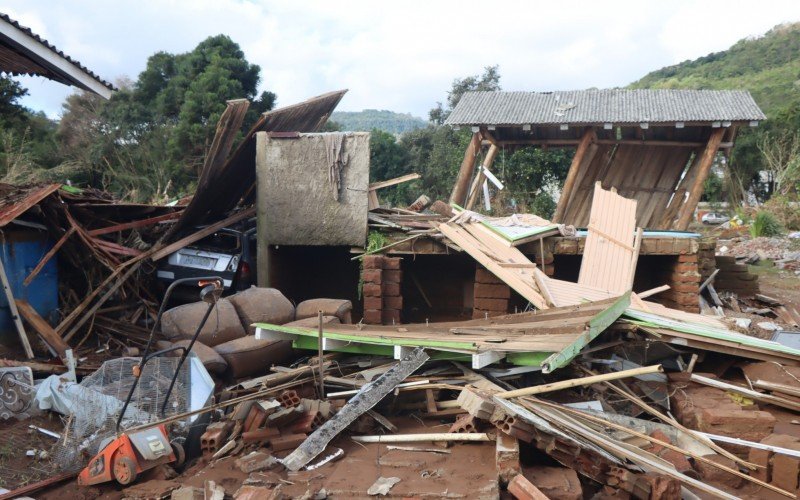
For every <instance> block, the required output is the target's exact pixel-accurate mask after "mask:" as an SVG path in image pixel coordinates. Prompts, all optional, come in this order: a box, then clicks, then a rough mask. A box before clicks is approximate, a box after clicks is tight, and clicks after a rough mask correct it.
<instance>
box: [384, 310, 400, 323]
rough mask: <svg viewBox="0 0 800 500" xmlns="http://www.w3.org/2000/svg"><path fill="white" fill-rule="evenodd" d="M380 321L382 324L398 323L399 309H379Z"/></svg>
mask: <svg viewBox="0 0 800 500" xmlns="http://www.w3.org/2000/svg"><path fill="white" fill-rule="evenodd" d="M381 323H383V324H384V325H398V324H400V311H398V310H397V309H384V310H383V311H381Z"/></svg>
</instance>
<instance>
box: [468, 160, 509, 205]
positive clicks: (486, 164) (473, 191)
mask: <svg viewBox="0 0 800 500" xmlns="http://www.w3.org/2000/svg"><path fill="white" fill-rule="evenodd" d="M499 150H500V149H499V148H498V147H497V146H495V145H494V144H492V145H491V146H489V150H488V151H487V152H486V158H484V160H483V165H482V166H481V171H480V173H478V175H476V176H475V179H474V180H473V181H472V186H470V188H469V197H468V198H467V204H466V205H465V207H464V208H466V209H467V210H472V207H473V206H475V202H476V201H477V200H478V193H480V189H479V187H480V185H481V184H483V181H485V180H486V174H484V173H483V169H490V168H492V165H493V164H494V159H495V157H496V156H497V152H498V151H499Z"/></svg>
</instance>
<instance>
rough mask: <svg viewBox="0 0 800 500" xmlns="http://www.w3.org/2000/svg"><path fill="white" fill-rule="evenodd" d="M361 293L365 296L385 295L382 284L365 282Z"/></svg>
mask: <svg viewBox="0 0 800 500" xmlns="http://www.w3.org/2000/svg"><path fill="white" fill-rule="evenodd" d="M361 293H362V294H363V295H364V297H380V296H381V295H383V288H382V287H381V285H376V284H374V283H364V287H363V288H362V289H361Z"/></svg>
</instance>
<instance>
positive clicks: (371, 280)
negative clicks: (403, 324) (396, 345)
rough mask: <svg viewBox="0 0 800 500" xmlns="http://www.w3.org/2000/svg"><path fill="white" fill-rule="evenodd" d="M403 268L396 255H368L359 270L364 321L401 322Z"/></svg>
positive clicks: (387, 323) (377, 323) (391, 323)
mask: <svg viewBox="0 0 800 500" xmlns="http://www.w3.org/2000/svg"><path fill="white" fill-rule="evenodd" d="M402 277H403V271H401V270H400V258H399V257H386V256H383V255H367V256H365V257H364V259H363V268H362V271H361V279H362V282H363V285H362V291H361V293H362V296H363V298H364V319H363V322H364V323H365V324H370V325H380V324H384V325H394V324H398V323H400V311H402V310H403V296H402V295H401V293H400V284H401V283H402Z"/></svg>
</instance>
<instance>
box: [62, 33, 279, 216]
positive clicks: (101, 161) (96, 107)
mask: <svg viewBox="0 0 800 500" xmlns="http://www.w3.org/2000/svg"><path fill="white" fill-rule="evenodd" d="M259 72H260V68H259V67H258V66H257V65H254V64H250V63H249V62H247V60H246V59H245V57H244V53H243V52H242V50H241V49H240V48H239V46H238V45H237V44H236V43H235V42H233V41H232V40H231V39H230V38H229V37H227V36H224V35H218V36H213V37H209V38H207V39H205V40H203V41H202V42H200V44H198V45H197V47H196V48H195V49H194V50H192V51H191V52H187V53H184V54H170V53H167V52H158V53H156V54H154V55H153V56H151V57H150V58H149V59H148V61H147V66H146V68H145V70H144V71H143V72H142V73H141V74H140V75H139V78H138V79H137V81H136V82H122V83H121V84H119V87H120V90H119V91H118V92H116V93H115V94H114V96H113V97H112V98H111V99H110V100H109V101H103V100H102V99H99V98H98V97H96V96H93V95H91V94H86V93H79V94H74V95H72V96H70V97H69V98H68V99H67V101H66V102H65V104H64V113H63V118H62V120H61V124H60V127H59V130H58V137H59V140H60V142H61V145H62V147H61V153H62V154H63V155H64V156H65V157H66V158H67V159H68V160H69V161H71V162H75V163H78V164H81V165H83V166H84V170H83V176H82V178H81V179H80V181H82V182H86V183H88V184H91V185H93V186H97V187H101V188H104V189H107V190H109V191H111V192H113V193H114V194H116V195H118V196H120V197H122V198H124V199H127V200H131V201H159V202H163V201H167V200H169V199H173V198H176V197H180V196H183V195H185V194H188V193H189V192H191V190H192V189H193V186H194V183H195V182H196V178H197V175H198V174H199V170H200V168H201V167H202V164H203V159H204V157H205V155H206V152H207V151H208V148H209V146H210V145H211V141H212V139H213V137H214V133H215V130H216V124H217V122H218V120H219V117H220V116H221V114H222V112H223V111H224V110H225V106H226V105H225V101H227V100H230V99H238V98H246V99H249V100H250V101H251V103H252V104H251V105H250V109H249V111H248V114H247V116H246V119H245V124H244V127H245V128H249V126H250V125H251V124H252V123H254V122H255V120H256V119H257V118H258V116H259V115H260V114H261V113H263V112H264V111H267V110H269V109H271V108H272V107H273V106H274V104H275V95H274V94H273V93H271V92H262V93H261V94H260V95H259V94H258V92H257V86H258V82H259Z"/></svg>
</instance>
